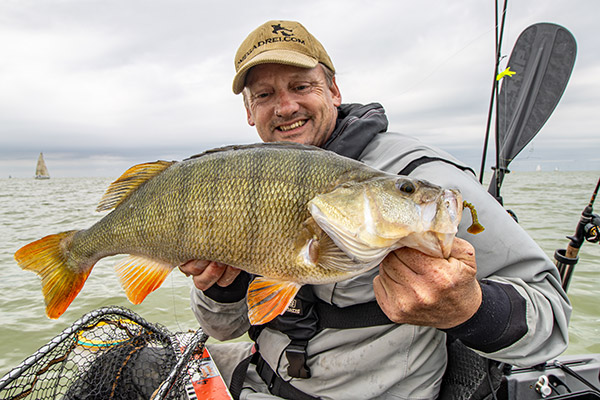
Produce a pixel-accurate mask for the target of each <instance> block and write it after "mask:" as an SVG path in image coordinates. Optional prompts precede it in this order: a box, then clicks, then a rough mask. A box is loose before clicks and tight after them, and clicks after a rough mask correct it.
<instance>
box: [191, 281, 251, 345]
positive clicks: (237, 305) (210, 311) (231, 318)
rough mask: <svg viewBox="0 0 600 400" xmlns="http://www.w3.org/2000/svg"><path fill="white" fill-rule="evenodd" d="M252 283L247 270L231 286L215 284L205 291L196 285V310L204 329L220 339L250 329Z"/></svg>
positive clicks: (197, 317)
mask: <svg viewBox="0 0 600 400" xmlns="http://www.w3.org/2000/svg"><path fill="white" fill-rule="evenodd" d="M248 282H249V277H248V274H246V273H244V272H243V273H241V274H240V275H238V277H237V278H236V280H235V281H234V283H233V284H232V285H231V287H230V288H229V289H227V288H218V287H211V288H210V289H208V290H206V291H205V292H203V291H202V290H199V289H196V288H195V287H193V288H192V291H191V296H190V297H191V307H192V311H193V312H194V315H195V316H196V319H197V320H198V322H199V323H200V326H201V327H202V329H203V330H204V332H206V333H207V334H208V335H210V336H212V337H214V338H215V339H217V340H230V339H235V338H237V337H240V336H242V335H243V334H244V333H246V332H247V331H248V329H249V328H250V322H249V321H248V306H247V305H246V296H245V293H246V290H247V287H248ZM240 293H243V295H241V294H240Z"/></svg>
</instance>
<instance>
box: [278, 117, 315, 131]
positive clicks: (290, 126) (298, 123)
mask: <svg viewBox="0 0 600 400" xmlns="http://www.w3.org/2000/svg"><path fill="white" fill-rule="evenodd" d="M307 121H308V120H307V119H301V120H299V121H296V122H292V123H291V124H287V125H279V126H277V127H275V129H277V130H278V131H281V132H288V131H291V130H294V129H297V128H301V127H303V126H304V125H305V124H306V122H307Z"/></svg>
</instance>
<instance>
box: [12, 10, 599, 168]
mask: <svg viewBox="0 0 600 400" xmlns="http://www.w3.org/2000/svg"><path fill="white" fill-rule="evenodd" d="M357 10H358V11H357ZM599 11H600V3H598V2H590V1H583V0H576V1H574V2H570V3H568V4H567V3H565V2H564V1H560V0H532V1H529V2H515V3H513V4H509V13H508V22H507V24H508V25H507V28H506V34H505V40H504V46H503V48H504V53H505V54H507V55H508V54H509V53H510V49H511V47H512V45H513V44H514V42H515V40H516V38H517V37H518V35H519V34H520V32H521V31H522V30H524V29H525V28H526V27H527V26H529V25H530V24H532V23H535V22H542V21H549V22H555V23H559V24H562V25H564V26H565V27H567V28H568V29H570V30H571V31H572V32H573V34H574V35H575V37H576V39H577V41H578V46H579V52H578V59H577V63H576V68H575V71H574V74H573V76H572V78H571V82H570V84H569V87H568V88H567V91H566V93H565V95H564V97H563V100H562V101H561V103H560V104H559V107H558V109H557V110H556V111H555V113H554V115H553V116H552V117H551V118H550V121H549V122H548V123H547V125H546V126H545V127H544V129H543V131H542V132H541V133H540V135H539V136H538V138H536V139H535V140H534V143H533V144H532V146H533V149H534V150H533V151H531V150H527V151H529V152H530V153H531V154H534V153H535V156H536V157H537V156H539V157H540V160H543V159H544V158H548V159H550V158H551V159H552V160H561V161H560V162H561V165H564V166H565V168H567V167H568V168H571V169H578V168H581V169H598V168H599V167H600V161H599V160H598V157H597V156H595V154H596V151H595V150H597V149H598V141H597V140H595V139H594V136H595V135H597V126H598V125H599V122H600V121H599V119H600V116H598V113H597V111H596V110H597V108H598V105H599V102H600V94H599V93H600V90H599V89H600V78H598V77H599V76H600V75H599V74H600V62H599V61H598V54H597V34H596V32H595V31H596V25H597V22H596V21H595V16H597V15H598V14H599ZM278 18H282V19H295V20H299V21H301V22H302V23H304V24H305V25H306V26H307V28H308V29H309V30H311V31H312V32H313V33H314V34H315V35H316V36H317V37H318V38H319V39H320V41H321V42H323V44H324V45H325V46H326V48H327V49H328V51H329V53H330V55H331V56H332V58H333V61H334V64H335V65H336V68H337V72H338V82H339V84H340V86H341V89H342V95H343V97H344V100H345V101H348V102H350V101H354V102H370V101H378V102H381V103H382V104H383V105H384V106H385V107H386V109H387V110H388V113H389V117H390V126H391V128H392V129H395V130H399V131H403V132H407V133H412V134H415V135H417V136H419V137H421V138H422V139H423V140H424V141H427V142H431V143H435V144H440V145H442V146H443V147H445V148H446V149H448V150H450V151H452V152H454V153H455V154H456V155H458V156H459V157H461V156H463V157H464V158H465V159H467V160H466V161H467V162H470V163H471V164H476V165H478V163H479V161H478V157H480V156H481V154H480V153H481V144H482V143H483V133H484V131H485V122H486V113H487V104H488V101H489V93H490V90H491V87H490V86H491V75H492V68H493V51H494V50H493V37H494V34H493V26H492V25H493V19H494V11H493V2H491V1H486V2H482V1H479V0H465V1H462V2H449V3H443V2H442V3H440V2H437V3H435V4H433V3H431V2H395V1H378V0H375V1H369V2H366V1H360V0H350V1H342V0H335V1H328V2H318V1H316V0H315V1H306V2H303V3H302V5H301V6H300V5H298V4H293V3H289V4H288V3H284V4H277V5H274V4H273V3H272V2H262V1H258V2H243V1H235V2H221V3H219V4H212V3H211V5H210V7H209V6H208V5H207V4H206V3H205V2H197V1H191V0H190V1H183V0H179V1H167V0H161V1H126V2H124V1H116V0H113V1H104V0H103V1H100V0H83V1H81V0H62V1H59V0H48V1H44V2H38V1H33V0H20V1H6V2H1V3H0V49H1V50H2V54H3V55H2V61H0V130H1V133H0V178H4V177H6V176H8V175H12V176H23V177H28V176H31V175H32V172H31V169H32V168H33V167H32V166H31V164H32V163H33V162H34V160H35V158H36V157H37V153H38V152H39V151H44V153H45V155H46V159H47V160H48V164H49V168H50V170H51V172H52V171H53V170H54V171H55V172H54V173H53V174H54V175H55V176H83V175H94V176H114V175H116V174H119V173H120V172H121V171H122V170H123V169H124V168H127V167H128V166H130V165H132V164H134V163H135V162H142V161H148V160H152V159H157V158H168V157H170V158H176V159H180V158H183V157H186V156H188V155H190V154H192V153H196V152H200V151H202V150H203V149H206V148H210V147H215V146H218V145H222V144H228V143H241V142H254V141H258V136H257V135H256V133H255V132H254V130H253V129H252V128H250V127H248V126H247V124H246V122H245V116H244V111H243V108H242V105H241V99H240V98H239V97H236V96H234V95H233V94H232V92H231V79H232V76H233V61H232V58H233V54H234V52H235V50H236V49H237V46H238V45H239V43H240V42H241V41H242V40H243V38H244V37H245V36H246V35H247V33H248V32H249V31H251V30H252V29H254V28H255V27H256V26H258V25H259V24H261V23H262V22H264V21H266V20H268V19H278ZM566 152H568V154H563V153H566ZM530 153H527V154H529V156H530V157H529V159H531V157H532V156H531V154H530ZM565 160H567V161H565ZM569 160H575V161H569ZM540 162H541V161H540ZM513 165H514V166H515V167H518V166H519V165H522V166H523V168H531V167H530V166H529V165H528V164H527V163H526V162H525V160H524V161H523V162H522V163H521V164H518V163H517V161H515V163H514V164H513ZM569 166H570V167H569Z"/></svg>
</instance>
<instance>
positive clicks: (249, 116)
mask: <svg viewBox="0 0 600 400" xmlns="http://www.w3.org/2000/svg"><path fill="white" fill-rule="evenodd" d="M246 121H248V125H250V126H254V125H256V124H255V123H254V119H253V118H252V113H250V109H249V108H248V106H246Z"/></svg>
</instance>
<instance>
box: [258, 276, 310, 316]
mask: <svg viewBox="0 0 600 400" xmlns="http://www.w3.org/2000/svg"><path fill="white" fill-rule="evenodd" d="M301 286H302V285H300V284H298V283H295V282H289V281H277V280H272V279H268V278H264V277H261V276H259V277H257V278H255V279H254V280H253V281H252V282H251V283H250V287H249V288H248V296H247V302H248V319H249V320H250V323H251V324H252V325H262V324H266V323H267V322H269V321H271V320H272V319H273V318H275V317H277V316H278V315H281V314H283V313H284V312H285V310H287V308H288V305H289V304H290V303H291V302H292V300H293V299H294V297H295V296H296V293H298V290H299V289H300V287H301Z"/></svg>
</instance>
